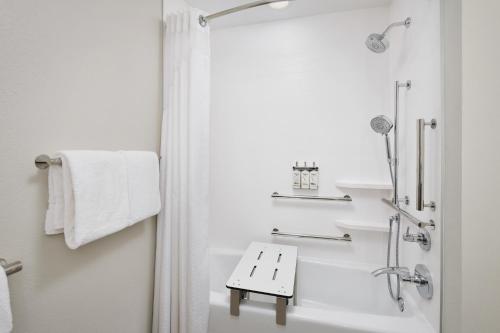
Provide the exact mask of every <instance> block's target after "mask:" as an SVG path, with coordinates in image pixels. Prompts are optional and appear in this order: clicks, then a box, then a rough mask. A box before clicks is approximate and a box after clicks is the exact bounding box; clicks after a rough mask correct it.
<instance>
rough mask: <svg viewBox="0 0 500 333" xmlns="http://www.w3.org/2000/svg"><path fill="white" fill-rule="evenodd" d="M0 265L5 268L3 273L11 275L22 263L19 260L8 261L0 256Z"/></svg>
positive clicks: (17, 270) (19, 269) (18, 269)
mask: <svg viewBox="0 0 500 333" xmlns="http://www.w3.org/2000/svg"><path fill="white" fill-rule="evenodd" d="M0 266H1V267H2V268H3V269H4V270H5V274H7V276H8V275H12V274H14V273H17V272H19V271H21V270H22V269H23V264H22V263H21V262H20V261H14V262H11V263H8V262H7V260H5V259H3V258H0Z"/></svg>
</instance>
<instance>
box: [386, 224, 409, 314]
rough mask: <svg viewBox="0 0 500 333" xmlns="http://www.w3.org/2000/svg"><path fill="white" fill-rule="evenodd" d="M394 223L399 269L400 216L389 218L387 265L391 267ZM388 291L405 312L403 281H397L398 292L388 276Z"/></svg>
mask: <svg viewBox="0 0 500 333" xmlns="http://www.w3.org/2000/svg"><path fill="white" fill-rule="evenodd" d="M394 223H396V228H397V229H396V246H395V248H396V249H395V250H396V255H395V257H396V258H395V265H396V266H398V267H399V233H400V229H401V218H400V216H399V214H396V215H394V216H391V217H389V239H388V240H387V258H386V265H387V267H390V266H391V257H392V256H391V251H392V238H393V235H394V231H393V228H394ZM387 289H388V290H389V295H390V296H391V298H392V299H393V300H395V301H397V302H398V304H399V310H400V311H401V312H403V311H404V309H405V307H404V300H403V298H402V297H401V281H399V279H398V280H397V281H396V292H394V291H393V289H392V280H391V277H390V275H389V274H387Z"/></svg>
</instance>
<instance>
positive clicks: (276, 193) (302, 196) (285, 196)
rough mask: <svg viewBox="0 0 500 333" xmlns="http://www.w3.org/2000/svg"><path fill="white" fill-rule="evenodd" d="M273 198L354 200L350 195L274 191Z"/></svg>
mask: <svg viewBox="0 0 500 333" xmlns="http://www.w3.org/2000/svg"><path fill="white" fill-rule="evenodd" d="M271 198H277V199H304V200H326V201H352V198H351V197H350V196H349V195H344V196H343V197H323V196H317V195H284V194H279V193H278V192H274V193H273V194H271Z"/></svg>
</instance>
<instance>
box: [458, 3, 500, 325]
mask: <svg viewBox="0 0 500 333" xmlns="http://www.w3.org/2000/svg"><path fill="white" fill-rule="evenodd" d="M462 3H463V11H462V32H463V40H462V46H463V47H462V52H463V53H462V54H463V63H462V72H463V85H462V89H463V109H462V117H463V118H462V119H463V123H462V134H463V136H462V163H463V164H462V166H463V168H462V203H463V205H462V272H463V273H462V274H463V277H462V283H463V284H462V300H463V302H462V313H461V314H460V317H461V319H462V332H464V333H466V332H488V333H490V332H500V321H499V320H498V314H499V311H500V287H499V284H498V282H499V278H498V277H499V276H500V260H498V253H499V252H500V242H499V241H498V235H499V234H500V227H499V223H498V211H497V207H498V206H499V204H500V200H499V195H498V189H499V188H500V176H499V172H498V170H499V169H500V158H499V156H500V154H499V152H498V146H499V144H500V137H499V134H498V133H499V131H498V124H499V121H500V113H499V112H498V111H499V107H498V96H499V94H500V66H499V65H498V59H499V58H500V46H499V45H498V43H497V42H495V41H497V40H498V32H499V31H500V23H499V21H498V19H497V15H498V12H499V10H500V3H499V2H498V1H492V0H480V1H471V0H463V1H462ZM492 41H493V42H492Z"/></svg>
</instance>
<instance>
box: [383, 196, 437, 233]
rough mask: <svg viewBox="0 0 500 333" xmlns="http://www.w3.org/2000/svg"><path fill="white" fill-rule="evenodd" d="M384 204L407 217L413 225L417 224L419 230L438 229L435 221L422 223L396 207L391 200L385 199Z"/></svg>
mask: <svg viewBox="0 0 500 333" xmlns="http://www.w3.org/2000/svg"><path fill="white" fill-rule="evenodd" d="M382 202H384V203H385V204H386V205H388V206H389V207H391V208H392V209H394V210H396V211H397V212H399V213H400V214H401V215H403V216H404V217H406V218H407V219H408V220H409V221H410V222H411V223H413V224H415V225H416V226H417V227H419V228H425V227H431V228H433V229H434V228H435V227H436V224H435V223H434V220H429V222H424V221H421V220H419V219H417V218H416V217H415V216H413V215H411V214H410V213H408V212H407V211H406V210H404V209H401V208H399V207H398V206H396V205H395V204H394V203H393V202H392V201H391V200H388V199H385V198H384V199H382Z"/></svg>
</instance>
